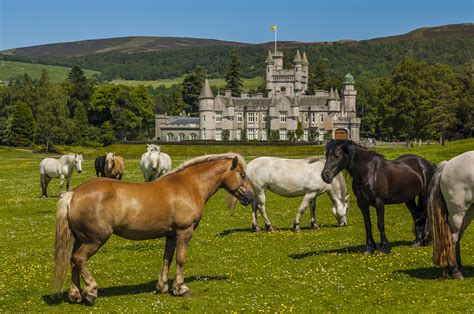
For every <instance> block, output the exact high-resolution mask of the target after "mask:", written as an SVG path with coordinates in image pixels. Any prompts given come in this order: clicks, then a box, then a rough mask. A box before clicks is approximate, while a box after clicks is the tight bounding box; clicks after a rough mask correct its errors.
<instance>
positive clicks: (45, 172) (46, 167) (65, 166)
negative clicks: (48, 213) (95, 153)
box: [40, 154, 83, 197]
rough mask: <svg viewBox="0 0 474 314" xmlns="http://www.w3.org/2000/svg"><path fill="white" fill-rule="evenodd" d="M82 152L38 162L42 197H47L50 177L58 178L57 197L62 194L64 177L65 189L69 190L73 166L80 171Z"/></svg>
mask: <svg viewBox="0 0 474 314" xmlns="http://www.w3.org/2000/svg"><path fill="white" fill-rule="evenodd" d="M82 160H83V159H82V154H80V155H77V154H67V155H64V156H61V157H60V158H59V159H54V158H45V159H43V160H42V161H41V163H40V182H41V192H42V196H43V197H48V194H47V191H46V190H47V188H48V184H49V182H50V181H51V178H56V179H57V178H59V197H61V195H62V194H63V184H64V179H66V190H67V191H69V181H71V176H72V173H73V170H74V168H76V169H77V172H78V173H81V172H82Z"/></svg>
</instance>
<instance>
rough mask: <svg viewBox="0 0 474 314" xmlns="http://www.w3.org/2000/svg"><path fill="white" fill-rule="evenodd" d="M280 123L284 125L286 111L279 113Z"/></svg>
mask: <svg viewBox="0 0 474 314" xmlns="http://www.w3.org/2000/svg"><path fill="white" fill-rule="evenodd" d="M280 122H282V123H286V111H282V112H280Z"/></svg>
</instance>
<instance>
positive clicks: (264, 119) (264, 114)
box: [262, 112, 267, 122]
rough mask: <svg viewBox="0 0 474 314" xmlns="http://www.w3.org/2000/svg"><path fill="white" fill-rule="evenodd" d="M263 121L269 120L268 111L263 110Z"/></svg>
mask: <svg viewBox="0 0 474 314" xmlns="http://www.w3.org/2000/svg"><path fill="white" fill-rule="evenodd" d="M262 121H263V122H267V113H266V112H262Z"/></svg>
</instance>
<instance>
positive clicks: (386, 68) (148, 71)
mask: <svg viewBox="0 0 474 314" xmlns="http://www.w3.org/2000/svg"><path fill="white" fill-rule="evenodd" d="M49 46H50V45H49ZM281 46H282V48H281V49H283V50H284V51H285V52H286V54H285V57H286V61H287V62H286V64H290V63H291V62H290V60H292V58H293V56H294V53H295V50H296V49H300V50H305V51H306V53H307V55H308V59H309V61H310V64H311V63H312V64H315V63H316V61H317V60H323V61H324V63H325V66H326V69H327V71H328V74H330V75H332V76H340V75H343V74H344V73H346V72H348V71H350V72H351V73H353V74H354V75H355V76H356V77H358V76H361V75H363V76H368V77H381V76H384V75H387V74H389V73H390V70H391V69H392V68H393V67H394V66H395V65H396V64H398V63H399V62H400V61H401V60H402V59H403V57H404V56H407V55H411V56H413V57H415V58H416V59H419V60H421V61H426V62H427V63H429V64H434V63H444V64H448V65H450V66H453V67H454V68H455V69H460V68H461V67H462V66H463V65H465V64H466V63H468V62H469V60H470V58H471V52H472V51H473V50H474V24H459V25H447V26H442V27H435V28H424V29H420V30H416V31H413V32H410V33H408V34H405V35H400V36H392V37H385V38H377V39H372V40H364V41H341V42H330V43H297V42H287V43H282V44H281ZM235 47H238V48H237V49H238V53H239V55H240V59H241V64H242V65H241V71H242V76H243V77H244V78H251V77H256V76H263V75H264V63H263V61H264V59H265V53H266V50H267V49H268V48H269V47H270V45H269V44H259V45H249V44H240V45H239V46H235V43H233V44H229V45H224V44H222V43H220V42H215V43H214V44H210V43H209V45H205V46H196V45H194V46H192V45H188V46H176V47H171V46H170V47H167V49H161V50H156V51H149V52H135V53H127V52H115V51H114V52H103V53H94V54H90V55H84V56H74V57H64V56H61V54H59V55H57V56H54V55H53V53H54V51H51V52H50V53H49V54H48V55H47V56H44V55H40V56H37V55H38V54H34V53H31V54H30V55H28V54H27V53H26V52H25V51H24V52H23V53H21V54H9V55H5V58H6V59H7V60H17V61H23V62H30V63H41V64H51V65H62V66H69V67H72V66H74V65H79V66H80V67H81V68H85V69H92V70H96V71H100V72H102V73H103V76H104V79H107V80H111V79H129V80H156V79H164V78H172V77H178V76H182V75H184V74H186V73H189V72H190V71H192V70H193V69H194V68H195V67H196V66H198V65H201V66H203V67H204V68H205V69H206V71H207V73H208V76H209V77H211V78H213V77H223V76H224V74H225V71H226V68H227V66H228V60H229V53H230V50H231V49H232V48H235ZM23 49H26V48H23ZM109 50H114V49H112V48H110V49H109ZM118 51H124V50H118Z"/></svg>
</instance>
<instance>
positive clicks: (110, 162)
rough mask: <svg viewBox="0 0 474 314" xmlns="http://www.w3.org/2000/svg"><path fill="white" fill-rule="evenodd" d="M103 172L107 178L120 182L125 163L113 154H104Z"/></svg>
mask: <svg viewBox="0 0 474 314" xmlns="http://www.w3.org/2000/svg"><path fill="white" fill-rule="evenodd" d="M104 172H105V176H106V177H107V178H111V179H117V180H122V176H123V173H124V172H125V161H123V158H122V157H120V156H117V155H115V153H105V168H104Z"/></svg>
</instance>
